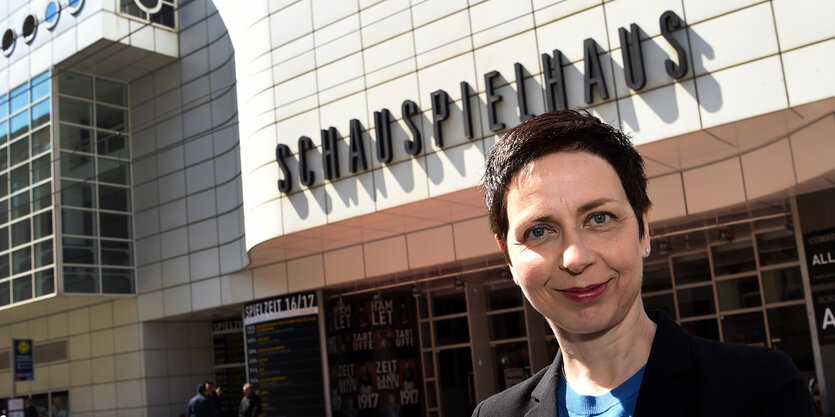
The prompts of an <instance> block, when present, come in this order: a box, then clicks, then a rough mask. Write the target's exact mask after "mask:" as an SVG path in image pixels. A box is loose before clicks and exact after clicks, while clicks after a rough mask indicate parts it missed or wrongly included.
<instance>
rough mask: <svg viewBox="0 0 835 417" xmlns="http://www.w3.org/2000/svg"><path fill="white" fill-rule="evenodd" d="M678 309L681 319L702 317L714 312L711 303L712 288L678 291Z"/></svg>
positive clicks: (712, 303) (707, 286)
mask: <svg viewBox="0 0 835 417" xmlns="http://www.w3.org/2000/svg"><path fill="white" fill-rule="evenodd" d="M677 294H678V309H679V312H680V313H681V317H682V318H684V317H693V316H703V315H706V314H713V313H715V312H716V305H715V304H714V301H713V286H712V285H705V286H702V287H695V288H687V289H683V290H678V292H677Z"/></svg>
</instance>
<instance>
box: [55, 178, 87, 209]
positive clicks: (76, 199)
mask: <svg viewBox="0 0 835 417" xmlns="http://www.w3.org/2000/svg"><path fill="white" fill-rule="evenodd" d="M93 187H94V185H93V184H91V183H89V182H80V181H70V180H63V181H61V204H63V205H65V206H73V207H86V208H94V207H93V201H94V200H95V198H94V191H93Z"/></svg>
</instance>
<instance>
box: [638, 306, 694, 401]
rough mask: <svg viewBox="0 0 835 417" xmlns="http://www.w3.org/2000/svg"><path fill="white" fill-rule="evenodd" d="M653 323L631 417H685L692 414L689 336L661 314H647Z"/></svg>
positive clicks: (691, 357) (692, 396) (653, 312)
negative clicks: (649, 343) (653, 328)
mask: <svg viewBox="0 0 835 417" xmlns="http://www.w3.org/2000/svg"><path fill="white" fill-rule="evenodd" d="M649 316H650V318H651V319H652V320H653V321H655V322H656V324H657V325H658V327H656V330H655V338H654V339H653V342H652V349H651V350H650V354H649V360H648V361H647V367H646V370H645V371H644V377H643V380H642V381H641V390H640V391H639V392H638V403H637V405H636V406H635V414H634V415H635V417H654V416H686V415H689V414H691V413H693V412H695V408H694V407H693V402H694V400H695V398H696V392H695V389H696V388H695V384H693V383H691V380H692V378H693V371H694V362H693V356H692V353H691V349H692V347H691V345H690V337H691V336H690V335H689V334H688V333H687V331H685V330H684V329H682V328H681V327H680V326H679V325H678V324H677V323H676V322H675V321H673V319H672V318H671V317H670V316H669V315H667V313H666V312H663V311H660V310H659V311H652V312H649Z"/></svg>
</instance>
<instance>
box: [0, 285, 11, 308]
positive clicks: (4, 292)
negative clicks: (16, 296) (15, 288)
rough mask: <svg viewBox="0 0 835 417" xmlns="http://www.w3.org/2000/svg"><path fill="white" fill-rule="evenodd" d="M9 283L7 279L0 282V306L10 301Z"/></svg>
mask: <svg viewBox="0 0 835 417" xmlns="http://www.w3.org/2000/svg"><path fill="white" fill-rule="evenodd" d="M9 284H10V282H9V281H3V282H0V306H7V305H9V304H10V303H11V300H10V298H11V291H10V288H9V287H10V285H9Z"/></svg>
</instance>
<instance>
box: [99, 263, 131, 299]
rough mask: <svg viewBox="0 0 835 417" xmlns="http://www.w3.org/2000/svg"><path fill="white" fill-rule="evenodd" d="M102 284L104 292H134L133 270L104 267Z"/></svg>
mask: <svg viewBox="0 0 835 417" xmlns="http://www.w3.org/2000/svg"><path fill="white" fill-rule="evenodd" d="M101 286H102V292H104V293H106V294H133V292H134V291H133V271H132V270H130V269H116V268H102V269H101Z"/></svg>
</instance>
